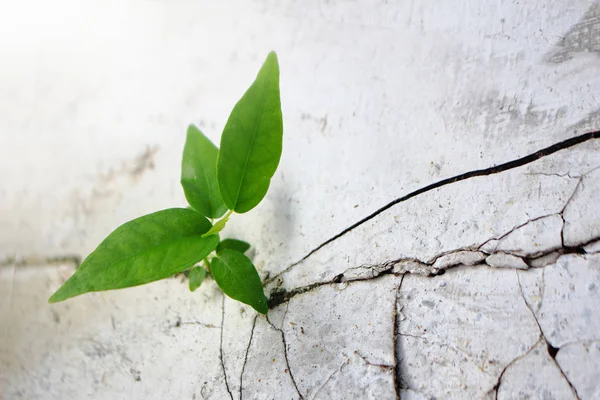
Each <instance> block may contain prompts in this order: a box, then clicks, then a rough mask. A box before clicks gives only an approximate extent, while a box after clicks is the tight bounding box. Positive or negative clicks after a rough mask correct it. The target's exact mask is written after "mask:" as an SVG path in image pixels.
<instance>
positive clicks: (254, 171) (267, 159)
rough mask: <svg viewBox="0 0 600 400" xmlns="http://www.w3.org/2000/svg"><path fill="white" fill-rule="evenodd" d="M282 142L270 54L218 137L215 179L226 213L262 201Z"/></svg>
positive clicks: (276, 82) (275, 77)
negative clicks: (219, 141) (219, 144)
mask: <svg viewBox="0 0 600 400" xmlns="http://www.w3.org/2000/svg"><path fill="white" fill-rule="evenodd" d="M282 140H283V121H282V116H281V102H280V99H279V64H278V62H277V55H276V54H275V53H274V52H271V53H269V56H268V57H267V59H266V61H265V62H264V64H263V66H262V68H261V69H260V71H259V72H258V75H257V77H256V80H255V81H254V83H252V85H251V86H250V88H249V89H248V90H247V91H246V93H245V94H244V95H243V96H242V98H241V99H240V100H239V101H238V102H237V104H236V105H235V107H233V110H232V111H231V115H230V116H229V119H228V120H227V124H226V125H225V129H224V130H223V135H222V136H221V150H220V151H219V157H218V161H217V177H218V182H219V189H220V191H221V195H222V197H223V201H224V202H225V204H226V205H227V207H228V208H229V209H230V210H234V211H235V212H237V213H240V214H241V213H245V212H247V211H250V210H251V209H252V208H254V207H256V205H257V204H258V203H260V201H261V200H262V199H263V197H264V196H265V194H266V193H267V190H268V189H269V184H270V182H271V177H272V176H273V175H274V174H275V170H276V169H277V165H278V164H279V159H280V158H281V143H282Z"/></svg>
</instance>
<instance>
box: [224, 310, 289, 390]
mask: <svg viewBox="0 0 600 400" xmlns="http://www.w3.org/2000/svg"><path fill="white" fill-rule="evenodd" d="M240 361H242V362H243V363H244V368H243V375H242V376H241V381H242V389H241V392H240V393H239V394H238V393H237V392H235V394H234V398H240V399H244V398H245V399H258V398H263V397H265V396H267V395H270V396H271V397H273V398H279V399H299V398H300V396H299V395H298V392H297V390H296V388H295V386H294V382H293V381H292V375H291V374H292V372H290V370H289V368H288V365H287V361H286V359H285V352H284V343H283V341H282V338H281V332H280V331H278V330H276V329H275V328H274V327H273V326H271V325H270V324H269V323H268V322H267V320H266V319H265V317H262V316H259V317H258V318H257V320H256V326H255V327H254V333H253V335H252V343H251V344H250V347H249V350H248V354H247V356H246V357H243V358H242V359H241V360H240ZM240 372H241V370H240Z"/></svg>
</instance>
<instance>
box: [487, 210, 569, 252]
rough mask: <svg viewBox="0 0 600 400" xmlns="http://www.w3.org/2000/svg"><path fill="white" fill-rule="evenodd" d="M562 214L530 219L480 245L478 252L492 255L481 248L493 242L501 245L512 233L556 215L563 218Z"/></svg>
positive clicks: (556, 213)
mask: <svg viewBox="0 0 600 400" xmlns="http://www.w3.org/2000/svg"><path fill="white" fill-rule="evenodd" d="M563 209H564V207H563ZM561 213H562V211H561V212H555V213H552V214H548V215H540V216H539V217H535V218H532V219H528V220H527V221H525V222H523V223H522V224H519V225H515V226H513V227H512V228H511V229H510V230H509V231H507V232H505V233H503V234H502V235H500V236H498V237H493V238H490V239H488V240H486V241H485V242H483V243H482V244H481V245H479V246H478V247H477V251H481V252H482V253H486V254H491V253H488V252H487V251H484V250H482V249H481V248H482V247H483V246H485V245H486V244H488V243H490V242H493V241H497V242H498V244H499V243H500V241H501V240H502V239H504V238H505V237H507V236H508V235H510V234H511V233H513V232H515V231H516V230H517V229H521V228H523V227H525V226H527V225H528V224H530V223H532V222H537V221H539V220H542V219H544V218H549V217H553V216H555V215H557V216H560V217H561V218H562V215H561ZM563 222H564V219H563ZM498 244H496V246H495V247H494V253H495V252H497V250H496V249H497V248H498ZM563 247H564V243H563ZM513 255H514V254H513ZM528 257H530V258H533V257H532V256H531V255H528Z"/></svg>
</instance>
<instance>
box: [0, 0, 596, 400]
mask: <svg viewBox="0 0 600 400" xmlns="http://www.w3.org/2000/svg"><path fill="white" fill-rule="evenodd" d="M599 20H600V2H598V1H583V0H577V1H570V2H567V1H565V0H555V1H549V2H548V1H531V2H529V1H528V2H518V3H516V2H512V1H501V2H497V1H491V0H486V1H477V2H469V1H465V0H452V1H436V2H426V1H412V2H401V1H395V2H387V1H376V0H369V1H362V2H329V3H324V2H318V1H314V0H309V1H304V2H292V1H287V0H285V1H278V2H274V1H258V0H255V1H252V2H248V1H241V0H238V1H235V2H228V3H227V4H225V3H223V4H220V3H219V4H217V3H215V2H207V1H190V0H178V1H174V2H164V1H162V2H161V1H154V2H149V1H142V0H127V1H121V2H117V1H111V2H103V3H102V5H99V4H94V3H92V2H89V1H88V2H86V1H84V2H76V1H73V0H58V1H55V2H52V3H47V2H41V1H39V0H27V1H23V2H16V3H15V2H13V3H11V4H6V5H3V7H2V12H1V13H0V51H1V54H2V60H3V62H2V63H0V139H1V142H2V146H0V181H1V182H2V184H1V185H0V260H2V259H3V260H5V261H4V262H3V263H2V267H0V268H1V269H0V300H1V303H0V304H1V305H0V310H1V311H0V335H1V336H0V339H1V340H0V398H9V399H12V398H26V399H28V398H50V399H68V398H81V397H89V398H99V399H113V398H144V399H152V398H156V399H163V398H192V399H194V398H196V399H200V398H213V399H221V398H227V397H228V396H229V393H231V395H232V397H234V398H238V397H240V395H242V396H243V397H245V398H257V397H259V398H298V397H300V395H301V396H302V397H304V398H348V397H362V398H369V397H372V398H394V397H395V396H396V391H397V390H398V391H399V393H400V394H401V396H402V398H413V399H427V398H432V397H433V396H437V397H438V398H447V397H451V398H465V397H469V396H474V397H477V398H485V397H491V398H493V396H494V395H495V394H496V392H497V394H498V398H502V397H504V396H505V397H504V398H511V397H516V398H519V397H521V396H522V395H523V396H524V395H525V394H532V395H533V397H534V398H535V397H539V398H541V397H542V396H543V395H544V394H546V393H549V394H550V395H552V396H554V397H555V398H566V396H569V395H572V394H573V392H572V391H571V387H573V388H574V390H575V391H576V392H577V395H578V396H579V398H581V399H586V398H589V399H593V398H595V397H597V396H598V393H599V392H598V386H597V379H594V378H593V377H594V376H596V375H597V371H596V369H594V368H593V366H594V365H597V364H600V362H599V360H598V352H597V349H596V347H594V346H595V343H596V342H597V341H598V339H599V338H598V336H597V332H598V331H600V313H599V312H598V311H597V307H595V306H594V305H595V304H598V300H600V299H598V293H599V292H598V287H600V275H599V273H598V271H599V268H600V264H599V262H600V261H599V259H598V255H597V254H592V253H597V251H598V246H597V243H598V235H600V232H599V231H598V227H599V226H600V221H599V220H598V218H599V217H600V213H599V210H600V206H599V203H598V200H597V199H598V198H599V196H600V195H599V189H598V187H599V186H598V185H599V182H600V174H599V173H598V171H600V169H597V168H598V167H599V166H600V140H590V141H588V142H586V143H583V144H580V145H578V146H576V147H572V148H570V149H568V150H564V151H561V152H558V153H555V154H552V155H549V156H546V157H543V158H541V159H539V160H537V161H535V162H533V163H530V164H527V165H524V166H522V167H519V168H516V169H512V170H510V171H506V172H502V173H498V174H494V175H487V176H481V177H476V178H471V179H467V180H464V181H462V182H457V183H452V184H449V185H446V186H443V187H440V188H438V189H435V190H432V191H428V192H426V193H423V194H421V195H418V196H416V197H413V198H412V199H409V200H407V201H405V202H401V203H399V204H397V205H396V206H394V207H392V208H390V209H388V210H387V211H384V212H382V213H380V214H379V215H377V216H375V217H374V218H373V219H371V220H369V221H367V222H365V223H364V224H362V225H360V226H358V227H357V228H355V229H354V230H352V231H350V232H349V233H347V234H345V235H343V236H341V237H340V238H339V239H337V240H335V241H333V242H331V243H330V244H328V245H326V246H324V247H323V248H321V249H320V250H319V251H317V252H315V253H313V254H312V255H310V256H309V257H308V258H307V259H305V260H304V261H302V262H300V263H299V264H297V265H294V266H291V265H292V263H293V262H295V261H298V260H300V259H301V258H302V257H304V256H305V255H307V254H308V253H309V251H311V250H312V249H314V248H316V247H317V246H318V245H319V244H321V243H323V242H324V241H326V240H327V239H329V238H331V237H333V236H334V235H335V234H337V233H339V232H340V231H342V230H343V229H344V228H346V227H348V226H350V225H352V224H353V223H355V222H356V221H358V220H360V219H361V218H363V217H365V216H367V215H369V214H370V213H372V212H373V211H375V210H376V209H378V208H379V207H381V206H383V205H384V204H386V203H388V202H389V201H392V200H394V199H396V198H398V197H400V196H403V195H405V194H407V193H409V192H411V191H413V190H416V189H419V188H421V187H424V186H426V185H428V184H430V183H433V182H436V181H439V180H441V179H443V178H447V177H451V176H454V175H457V174H459V173H463V172H468V171H471V170H475V169H481V168H487V167H491V166H494V165H497V164H500V163H502V162H506V161H510V160H512V159H516V158H518V157H522V156H525V155H528V154H530V153H532V152H534V151H536V150H538V149H540V148H543V147H546V146H549V145H552V144H554V143H557V142H559V141H561V140H564V139H567V138H570V137H573V136H575V135H578V134H581V133H584V132H587V131H592V130H595V129H596V130H597V129H600V100H599V98H598V93H600V78H599V77H600V58H599V54H600V24H599V23H598V21H599ZM271 49H275V50H276V51H278V53H279V58H280V63H281V69H282V81H281V87H282V103H283V108H284V110H283V111H284V122H285V134H284V137H285V139H284V153H283V158H282V163H281V165H280V168H279V171H278V173H277V175H276V176H275V178H274V180H273V183H272V186H271V188H270V190H269V193H268V195H267V197H266V199H265V201H264V202H263V203H262V204H261V205H260V206H259V207H258V208H257V209H256V210H254V211H253V212H251V213H249V214H247V215H243V216H235V217H234V218H233V219H232V220H231V222H230V224H229V226H228V231H227V234H228V235H231V236H237V237H239V238H241V239H245V240H248V241H250V242H252V244H253V245H254V250H255V255H254V261H255V263H256V264H257V266H258V267H259V269H260V272H261V274H262V276H263V277H266V276H269V278H268V281H269V283H268V284H267V289H268V291H269V292H270V291H271V290H274V289H277V290H282V289H284V290H286V291H287V295H286V296H287V297H286V298H288V297H289V300H287V301H285V302H283V303H282V304H281V305H279V306H277V307H275V308H273V309H272V310H271V311H270V313H269V319H268V320H266V319H265V318H264V317H261V316H259V317H256V316H255V314H254V313H253V312H252V311H251V310H250V309H249V308H247V307H245V306H242V305H240V304H238V303H235V302H233V301H230V300H225V301H223V299H222V296H221V295H220V294H219V292H218V290H217V289H216V288H215V286H214V284H213V283H212V282H210V281H209V282H207V283H206V284H205V285H203V287H202V288H201V290H200V291H199V292H196V293H193V294H190V293H189V292H188V291H187V289H186V285H185V284H183V283H181V282H180V280H179V278H176V279H170V280H167V281H164V282H158V283H153V284H150V285H146V286H142V287H139V288H135V289H128V290H122V291H116V292H112V293H101V294H92V295H86V296H83V297H80V298H78V299H74V300H71V301H68V302H65V303H62V304H58V305H54V306H49V305H47V304H46V302H45V301H46V299H47V297H48V296H49V295H50V294H51V293H52V292H53V291H54V290H55V289H56V288H57V287H58V286H59V285H60V282H61V281H63V280H64V279H65V278H66V277H67V276H68V275H69V274H70V273H71V272H72V266H68V265H63V266H57V265H41V264H43V263H44V259H46V258H47V257H54V256H70V255H79V256H85V255H86V254H87V253H88V252H89V251H91V250H92V249H93V248H94V247H95V246H96V245H97V244H98V243H99V241H100V240H101V239H102V238H103V237H105V236H106V235H107V234H108V233H109V232H110V231H111V230H112V229H114V228H115V227H116V226H117V225H118V224H120V223H122V222H125V221H127V220H129V219H132V218H134V217H137V216H139V215H142V214H144V213H147V212H151V211H155V210H157V209H161V208H167V207H171V206H180V205H183V204H184V197H183V193H182V191H181V189H180V187H179V184H178V176H179V163H180V155H181V151H182V146H183V141H184V137H185V134H184V132H185V127H186V125H187V124H188V123H191V122H193V123H197V124H198V125H199V126H200V127H201V128H202V129H204V130H205V131H206V133H207V134H208V135H209V136H210V137H211V138H213V139H215V140H217V138H218V137H219V133H220V130H221V129H222V127H223V125H224V124H225V121H226V118H227V115H228V112H229V110H230V108H231V106H232V105H233V104H234V102H235V101H236V100H237V98H239V96H240V95H241V93H242V92H243V91H244V89H245V88H246V86H247V85H248V84H249V82H250V81H251V79H252V78H253V76H254V74H255V73H256V70H257V69H258V67H259V65H260V63H261V62H262V59H263V57H264V56H265V55H266V54H267V52H268V51H269V50H271ZM563 221H564V223H563ZM594 240H595V241H596V242H595V244H593V243H591V242H593V241H594ZM583 251H586V252H587V253H589V254H578V253H581V252H583ZM564 252H567V253H572V254H562V253H564ZM499 254H507V255H510V256H511V259H512V260H513V261H515V260H517V262H519V265H520V266H521V267H522V266H523V264H524V265H525V266H529V267H530V268H529V269H528V270H523V271H519V272H517V271H516V270H515V269H514V267H515V264H513V265H508V263H507V262H506V260H505V261H504V262H502V259H501V257H503V256H499ZM15 257H16V258H17V263H25V264H28V265H26V266H15V265H14V264H15V262H13V261H8V260H9V259H13V258H15ZM489 257H492V258H491V259H490V258H489ZM494 259H495V260H494ZM486 260H492V261H494V262H492V261H490V262H489V263H488V264H494V265H495V266H498V267H502V268H489V267H487V266H485V265H484V264H485V263H486ZM519 260H520V261H519ZM498 262H500V264H502V265H500V264H498ZM36 264H39V265H36ZM496 264H497V265H496ZM506 267H512V268H506ZM446 269H448V272H447V273H446V274H444V275H441V276H435V277H427V276H428V275H436V274H441V273H442V272H444V271H445V270H446ZM403 273H406V275H402V274H403ZM394 274H396V275H397V276H395V275H394ZM419 274H420V275H419ZM423 275H424V276H423ZM354 280H360V281H358V282H352V281H354ZM333 281H336V282H337V281H340V282H339V283H331V282H333ZM313 285H314V286H313ZM299 292H303V293H299ZM296 293H298V294H296ZM565 321H566V322H565ZM425 329H426V330H427V331H425ZM540 329H541V332H540ZM303 330H304V333H303ZM396 333H398V335H396ZM409 335H412V336H409ZM540 335H542V336H541V337H540ZM546 341H547V342H548V343H550V344H551V345H552V346H554V347H555V348H556V349H558V352H557V353H556V358H555V359H553V358H552V357H551V355H550V353H549V352H548V350H547V346H546V344H545V343H546ZM221 360H222V361H221ZM532 369H533V372H534V373H531V374H530V372H531V370H532ZM523 371H527V374H524V373H523ZM528 374H529V375H528ZM225 377H226V378H225ZM567 380H568V381H567ZM568 382H570V384H571V385H572V386H570V385H569V383H568ZM228 390H229V393H228Z"/></svg>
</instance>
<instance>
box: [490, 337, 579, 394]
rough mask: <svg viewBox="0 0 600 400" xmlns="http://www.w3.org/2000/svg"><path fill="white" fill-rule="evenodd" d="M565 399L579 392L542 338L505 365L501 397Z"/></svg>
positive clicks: (499, 392)
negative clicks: (522, 355)
mask: <svg viewBox="0 0 600 400" xmlns="http://www.w3.org/2000/svg"><path fill="white" fill-rule="evenodd" d="M539 398H543V399H565V400H571V399H572V400H576V399H577V396H576V395H575V393H574V392H573V390H572V389H571V387H570V386H569V382H567V380H566V379H565V377H564V376H563V375H562V372H561V370H560V369H559V368H558V367H557V365H556V363H555V362H554V360H553V359H552V357H550V354H548V350H547V348H546V342H545V341H544V340H543V339H542V340H540V341H539V342H538V343H537V344H536V345H535V347H534V348H533V349H532V350H531V351H530V352H528V353H527V354H526V355H525V356H524V357H520V358H518V359H516V360H515V361H514V362H513V363H511V365H509V366H508V368H506V371H505V372H504V374H503V375H502V379H501V380H500V386H499V388H498V400H504V399H514V400H520V399H539Z"/></svg>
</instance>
